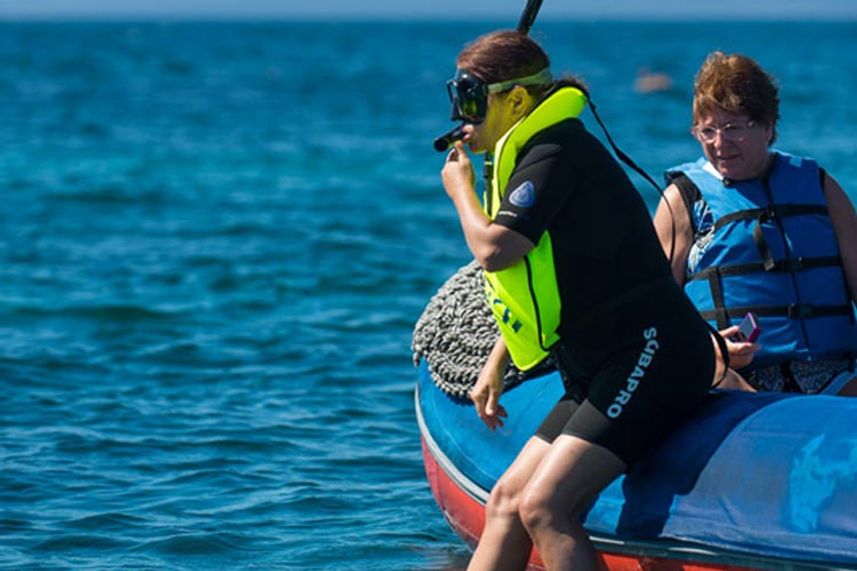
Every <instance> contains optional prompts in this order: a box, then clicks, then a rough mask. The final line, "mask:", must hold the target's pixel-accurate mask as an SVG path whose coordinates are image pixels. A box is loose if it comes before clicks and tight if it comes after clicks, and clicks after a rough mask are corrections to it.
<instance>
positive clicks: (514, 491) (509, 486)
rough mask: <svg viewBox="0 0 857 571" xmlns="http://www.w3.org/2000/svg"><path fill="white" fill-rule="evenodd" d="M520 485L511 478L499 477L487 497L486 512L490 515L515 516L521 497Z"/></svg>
mask: <svg viewBox="0 0 857 571" xmlns="http://www.w3.org/2000/svg"><path fill="white" fill-rule="evenodd" d="M521 492H522V489H521V486H520V485H518V484H516V483H515V481H514V480H513V479H510V478H505V477H503V478H500V479H499V480H498V481H497V483H496V484H494V488H493V489H492V490H491V495H490V496H489V497H488V505H487V506H486V513H487V515H488V516H489V517H491V516H516V517H517V515H518V505H519V503H520V499H521Z"/></svg>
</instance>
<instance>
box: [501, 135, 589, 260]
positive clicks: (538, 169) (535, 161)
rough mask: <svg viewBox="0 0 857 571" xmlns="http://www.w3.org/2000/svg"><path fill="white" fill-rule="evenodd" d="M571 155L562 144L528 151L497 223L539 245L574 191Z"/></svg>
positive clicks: (511, 179) (510, 180) (516, 173)
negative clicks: (543, 235)
mask: <svg viewBox="0 0 857 571" xmlns="http://www.w3.org/2000/svg"><path fill="white" fill-rule="evenodd" d="M569 155H570V153H569V152H568V151H567V150H566V149H565V148H564V147H563V146H562V145H559V144H548V143H545V144H540V145H536V146H534V147H532V148H531V149H530V150H528V151H526V154H525V155H524V157H523V158H522V159H521V162H520V163H519V164H518V166H517V167H516V168H515V170H514V172H513V173H512V176H511V178H510V179H509V183H508V184H507V185H506V192H505V194H504V196H503V202H502V204H501V205H500V209H499V211H498V212H497V216H495V217H494V222H495V223H496V224H501V225H503V226H505V227H507V228H509V229H511V230H514V231H516V232H518V233H520V234H523V235H524V236H526V237H527V238H528V239H529V240H530V241H531V242H532V243H533V244H536V243H537V242H538V241H539V239H540V238H541V236H542V234H544V232H545V231H546V230H547V228H548V226H549V225H550V223H551V221H552V220H553V219H554V217H555V216H556V215H557V213H558V212H559V210H560V209H561V207H562V205H563V204H564V203H565V201H566V200H567V199H568V196H569V194H570V193H571V192H572V190H573V186H574V182H573V180H574V179H573V176H572V175H571V172H570V170H571V165H570V162H569Z"/></svg>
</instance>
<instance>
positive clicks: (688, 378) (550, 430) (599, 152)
mask: <svg viewBox="0 0 857 571" xmlns="http://www.w3.org/2000/svg"><path fill="white" fill-rule="evenodd" d="M527 182H529V183H531V184H532V188H533V191H534V194H535V200H532V199H529V200H526V201H522V200H520V199H518V200H515V192H514V191H515V189H517V188H519V187H520V186H522V185H525V184H526V183H527ZM518 196H520V194H519V195H518ZM515 202H518V203H519V204H518V205H516V204H515ZM521 204H524V205H523V206H522V205H521ZM494 222H495V223H497V224H502V225H503V226H506V227H508V228H510V229H512V230H514V231H516V232H518V233H520V234H523V235H524V236H526V237H527V238H529V239H530V241H532V242H533V243H534V244H535V243H537V242H538V241H539V238H540V237H541V235H542V234H543V233H544V232H546V231H547V232H548V233H549V234H550V237H551V242H552V245H553V251H554V266H555V269H556V273H557V282H558V286H559V291H560V296H561V302H562V315H561V323H560V327H559V335H560V338H561V341H560V343H559V344H558V346H557V348H556V356H557V360H558V364H559V366H560V370H561V371H562V372H563V373H564V378H565V379H566V381H567V385H568V388H569V393H568V394H567V395H566V398H565V399H564V400H563V402H561V403H560V404H558V405H557V408H556V409H555V410H554V412H552V413H551V415H550V416H549V418H548V421H546V424H545V425H544V426H543V428H542V429H540V431H539V435H540V436H541V437H543V438H545V439H547V440H552V439H553V438H554V437H556V436H557V435H558V434H559V433H560V432H564V433H567V434H572V435H575V436H578V437H581V438H584V439H586V440H589V441H591V442H594V443H596V444H599V445H601V446H604V447H605V448H607V449H609V450H611V451H612V452H614V453H615V454H616V455H617V456H619V457H620V458H621V459H622V460H623V461H625V463H626V464H631V463H633V462H634V461H635V460H636V459H637V458H639V456H640V455H641V454H643V453H644V452H645V451H646V450H647V449H648V448H649V447H650V446H651V445H652V444H653V443H655V442H657V441H658V440H659V439H660V437H662V436H663V434H665V433H666V432H668V430H669V429H670V428H671V427H672V425H673V424H674V422H676V421H677V420H678V419H679V418H681V417H682V416H683V415H684V414H685V413H686V412H688V411H689V410H691V409H692V408H693V407H694V406H695V405H696V404H698V403H699V402H700V400H701V398H702V396H703V395H704V394H705V393H706V392H707V391H708V388H709V387H710V384H711V380H712V376H713V373H714V359H713V350H712V346H711V341H710V338H709V334H708V328H707V325H706V324H705V322H704V321H703V320H702V319H701V317H700V316H699V314H698V312H697V311H696V309H695V308H694V307H693V305H692V304H691V303H690V301H689V300H688V299H687V297H686V296H685V295H684V293H683V292H682V291H681V289H680V288H679V286H678V284H676V283H675V280H674V279H673V277H672V272H671V269H670V265H669V263H668V261H667V259H666V257H665V256H664V253H663V250H662V248H661V245H660V242H659V241H658V238H657V235H656V233H655V230H654V227H653V225H652V222H651V218H650V217H649V212H648V210H647V208H646V206H645V204H644V202H643V200H642V198H641V197H640V195H639V194H638V193H637V191H636V189H635V188H634V186H633V185H632V184H631V181H630V180H629V179H628V177H627V175H626V174H625V172H624V171H623V170H622V168H621V167H620V166H619V164H618V163H617V162H616V161H615V160H614V159H613V157H612V156H611V155H610V153H609V152H608V151H607V150H606V149H605V148H604V146H603V145H602V144H601V143H600V142H599V141H598V140H597V139H596V138H595V137H594V136H592V135H591V134H590V133H589V132H588V131H587V130H586V129H585V127H584V126H583V123H582V122H580V121H579V120H577V119H569V120H567V121H563V122H561V123H558V124H556V125H554V126H552V127H550V128H548V129H546V130H544V131H542V132H541V133H539V134H537V135H536V136H535V137H534V138H533V139H532V140H531V141H529V142H528V143H527V144H526V146H525V147H524V148H523V149H522V150H521V152H520V153H519V155H518V164H517V165H516V167H515V171H514V172H513V174H512V176H511V178H510V180H509V183H508V185H507V187H506V192H505V193H504V198H503V203H502V205H501V207H500V209H499V212H498V213H497V215H496V217H495V218H494ZM534 279H538V276H534ZM578 405H579V406H578Z"/></svg>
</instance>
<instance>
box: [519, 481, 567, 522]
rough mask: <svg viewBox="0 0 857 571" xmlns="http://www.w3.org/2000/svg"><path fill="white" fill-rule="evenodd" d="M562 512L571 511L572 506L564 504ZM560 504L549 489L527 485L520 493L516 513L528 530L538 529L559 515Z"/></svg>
mask: <svg viewBox="0 0 857 571" xmlns="http://www.w3.org/2000/svg"><path fill="white" fill-rule="evenodd" d="M565 507H566V508H569V509H563V510H562V512H563V514H566V513H569V512H573V511H574V506H565ZM559 512H560V506H558V505H557V501H556V498H554V497H553V494H551V493H550V491H547V490H544V489H542V488H541V487H539V486H527V487H526V488H524V490H523V491H522V493H521V497H520V501H519V505H518V514H519V516H520V518H521V522H522V523H523V524H524V527H526V528H527V529H528V530H532V529H538V528H541V527H545V526H547V525H550V522H551V521H552V520H553V518H555V517H556V516H557V515H559Z"/></svg>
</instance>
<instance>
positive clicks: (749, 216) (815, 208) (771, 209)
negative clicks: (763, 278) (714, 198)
mask: <svg viewBox="0 0 857 571" xmlns="http://www.w3.org/2000/svg"><path fill="white" fill-rule="evenodd" d="M811 215H819V216H829V215H830V213H829V212H828V210H827V206H826V205H824V204H774V205H772V206H768V207H767V208H749V209H747V210H739V211H738V212H732V213H730V214H727V215H725V216H721V217H720V218H718V219H717V221H716V222H715V223H714V229H715V230H719V229H720V228H722V227H723V226H725V225H727V224H731V223H732V222H737V221H739V220H754V219H755V220H759V221H760V222H767V221H768V220H774V219H775V218H787V217H790V216H811Z"/></svg>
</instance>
